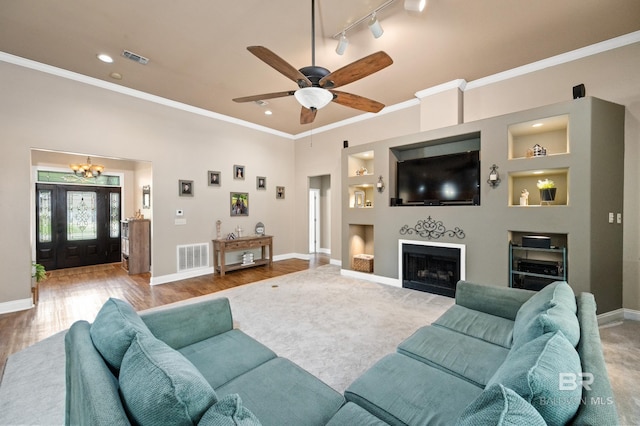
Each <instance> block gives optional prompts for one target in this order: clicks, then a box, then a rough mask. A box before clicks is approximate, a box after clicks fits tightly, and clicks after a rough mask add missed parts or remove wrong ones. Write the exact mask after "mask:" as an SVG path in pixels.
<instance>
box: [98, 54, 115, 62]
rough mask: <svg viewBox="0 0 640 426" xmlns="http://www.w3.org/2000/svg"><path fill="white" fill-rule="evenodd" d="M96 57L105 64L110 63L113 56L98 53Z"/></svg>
mask: <svg viewBox="0 0 640 426" xmlns="http://www.w3.org/2000/svg"><path fill="white" fill-rule="evenodd" d="M98 59H100V60H101V61H102V62H105V63H107V64H110V63H112V62H113V58H112V57H111V56H109V55H107V54H106V53H100V54H99V55H98Z"/></svg>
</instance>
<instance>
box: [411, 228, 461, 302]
mask: <svg viewBox="0 0 640 426" xmlns="http://www.w3.org/2000/svg"><path fill="white" fill-rule="evenodd" d="M398 246H399V247H398V256H399V258H398V265H399V271H398V277H400V281H401V283H402V287H403V288H410V289H413V290H419V291H425V292H429V293H435V294H440V295H442V296H448V297H454V296H455V292H456V284H457V283H458V281H459V280H464V279H465V275H466V273H465V260H466V259H465V258H466V250H465V245H464V244H452V243H438V242H431V241H429V242H424V241H413V240H400V241H399V244H398Z"/></svg>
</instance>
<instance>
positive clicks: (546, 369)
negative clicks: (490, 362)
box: [487, 331, 582, 425]
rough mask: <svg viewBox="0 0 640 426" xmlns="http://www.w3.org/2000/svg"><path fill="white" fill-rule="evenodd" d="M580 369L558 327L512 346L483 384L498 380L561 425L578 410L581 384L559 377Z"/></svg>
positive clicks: (574, 373)
mask: <svg viewBox="0 0 640 426" xmlns="http://www.w3.org/2000/svg"><path fill="white" fill-rule="evenodd" d="M581 371H582V367H581V365H580V357H579V356H578V353H577V352H576V350H575V348H574V347H573V345H572V344H571V343H569V341H568V340H567V339H566V338H565V337H564V335H563V334H562V331H557V332H555V333H547V334H545V335H543V336H540V337H539V338H537V339H535V340H532V341H531V342H528V343H525V344H523V345H522V346H520V347H518V348H515V349H512V350H511V351H510V352H509V355H507V359H505V361H504V363H503V364H502V365H501V366H500V368H498V371H496V373H495V374H494V375H493V377H492V378H491V380H489V383H487V387H490V386H492V385H494V384H498V383H499V384H502V385H503V386H505V387H507V388H510V389H513V390H514V391H515V392H516V393H517V394H518V395H520V396H521V397H522V398H523V399H524V400H525V401H527V402H528V403H530V404H531V405H533V406H534V407H535V408H536V410H538V412H539V413H540V414H541V415H542V417H543V418H544V420H545V421H546V422H547V423H548V424H549V425H563V424H565V423H567V422H568V421H569V420H571V418H572V417H573V416H574V414H575V413H576V411H577V410H578V406H579V404H580V397H581V396H582V387H581V386H579V385H578V386H569V385H567V384H566V383H564V381H562V382H561V380H560V378H561V376H562V375H571V377H574V378H576V377H581V375H580V374H581Z"/></svg>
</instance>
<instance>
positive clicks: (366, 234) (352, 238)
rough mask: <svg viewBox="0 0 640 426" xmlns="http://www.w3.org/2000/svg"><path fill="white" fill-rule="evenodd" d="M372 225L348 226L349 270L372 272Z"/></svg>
mask: <svg viewBox="0 0 640 426" xmlns="http://www.w3.org/2000/svg"><path fill="white" fill-rule="evenodd" d="M373 242H374V237H373V225H355V224H351V225H349V259H351V265H350V268H351V269H353V270H354V271H359V272H373V253H374V246H373Z"/></svg>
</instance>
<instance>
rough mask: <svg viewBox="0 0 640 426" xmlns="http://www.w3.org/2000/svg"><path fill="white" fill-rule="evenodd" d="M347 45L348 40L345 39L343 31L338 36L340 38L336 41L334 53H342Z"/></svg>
mask: <svg viewBox="0 0 640 426" xmlns="http://www.w3.org/2000/svg"><path fill="white" fill-rule="evenodd" d="M348 45H349V40H348V39H347V33H346V32H344V31H343V32H342V35H341V36H340V40H339V41H338V46H337V47H336V53H337V54H338V55H343V54H344V51H345V50H347V46H348Z"/></svg>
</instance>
